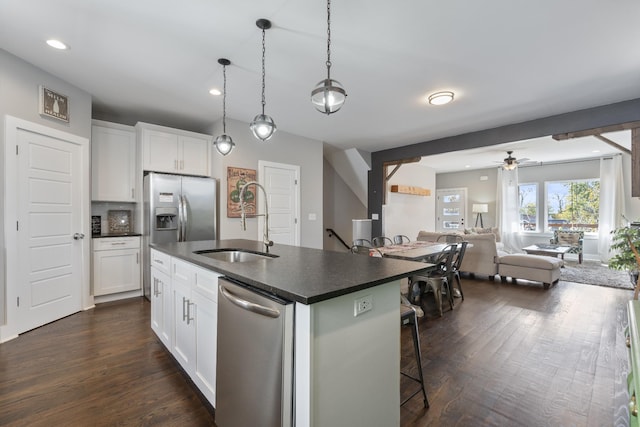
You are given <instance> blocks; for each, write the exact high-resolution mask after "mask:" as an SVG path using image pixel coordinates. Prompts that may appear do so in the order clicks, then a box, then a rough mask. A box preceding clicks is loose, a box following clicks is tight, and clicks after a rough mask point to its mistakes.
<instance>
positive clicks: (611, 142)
mask: <svg viewBox="0 0 640 427" xmlns="http://www.w3.org/2000/svg"><path fill="white" fill-rule="evenodd" d="M593 136H594V137H595V138H598V139H599V140H600V141H602V142H604V143H607V144H609V145H610V146H612V147H613V148H615V149H617V150H619V151H622V152H623V153H627V154H629V155H631V150H629V149H627V148H625V147H623V146H622V145H620V144H618V143H617V142H614V141H612V140H610V139H609V138H607V137H604V136H602V135H593Z"/></svg>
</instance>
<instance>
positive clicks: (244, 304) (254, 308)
mask: <svg viewBox="0 0 640 427" xmlns="http://www.w3.org/2000/svg"><path fill="white" fill-rule="evenodd" d="M220 293H221V294H222V295H224V297H225V298H226V299H227V300H229V301H230V302H231V303H233V304H235V305H237V306H238V307H240V308H242V309H244V310H248V311H251V312H253V313H256V314H260V315H262V316H267V317H273V318H277V317H280V311H278V310H276V309H273V308H271V307H265V306H263V305H260V304H256V303H254V302H251V301H247V300H244V299H242V298H239V297H237V296H235V295H233V294H231V292H229V290H228V289H227V288H225V287H224V286H222V285H220Z"/></svg>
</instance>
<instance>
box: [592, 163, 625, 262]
mask: <svg viewBox="0 0 640 427" xmlns="http://www.w3.org/2000/svg"><path fill="white" fill-rule="evenodd" d="M623 213H624V180H623V177H622V155H621V154H618V155H615V156H613V157H607V158H601V159H600V214H599V219H598V223H599V226H598V256H599V257H600V261H602V262H607V261H608V260H609V258H611V256H612V255H613V254H610V253H609V246H610V245H611V234H610V233H611V230H613V229H615V228H617V227H621V226H622V225H623V220H624V218H623V217H622V214H623Z"/></svg>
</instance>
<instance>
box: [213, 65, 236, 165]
mask: <svg viewBox="0 0 640 427" xmlns="http://www.w3.org/2000/svg"><path fill="white" fill-rule="evenodd" d="M218 64H220V65H222V76H223V79H224V86H223V88H224V89H223V91H222V94H223V96H222V135H220V136H218V137H216V139H215V141H213V145H215V146H216V150H218V153H220V154H222V155H223V156H226V155H227V154H229V153H230V152H231V150H233V147H235V145H236V144H235V143H234V142H233V139H231V137H230V136H229V135H227V65H230V64H231V61H229V60H228V59H225V58H220V59H218Z"/></svg>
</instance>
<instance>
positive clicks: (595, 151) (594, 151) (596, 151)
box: [592, 150, 600, 153]
mask: <svg viewBox="0 0 640 427" xmlns="http://www.w3.org/2000/svg"><path fill="white" fill-rule="evenodd" d="M599 152H600V150H593V151H592V153H599Z"/></svg>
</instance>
